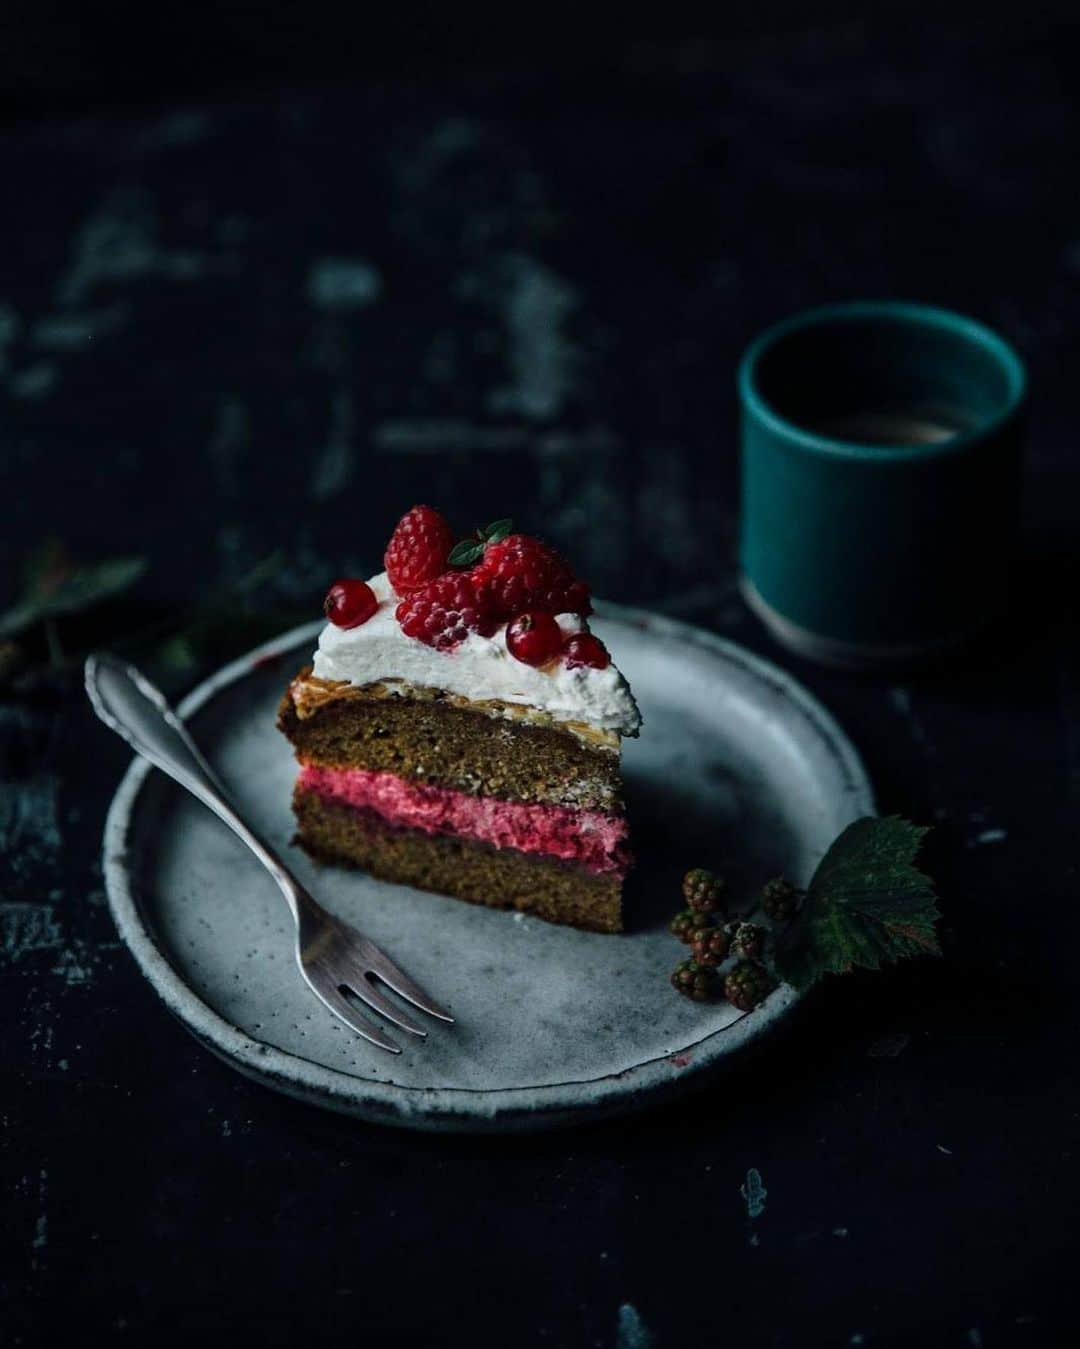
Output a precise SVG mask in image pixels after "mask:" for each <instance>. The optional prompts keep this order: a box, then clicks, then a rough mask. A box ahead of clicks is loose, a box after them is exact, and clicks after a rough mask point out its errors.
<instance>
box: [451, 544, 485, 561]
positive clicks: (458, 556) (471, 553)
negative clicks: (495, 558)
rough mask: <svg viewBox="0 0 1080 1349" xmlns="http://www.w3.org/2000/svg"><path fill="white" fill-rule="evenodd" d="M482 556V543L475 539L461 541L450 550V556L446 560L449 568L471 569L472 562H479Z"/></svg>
mask: <svg viewBox="0 0 1080 1349" xmlns="http://www.w3.org/2000/svg"><path fill="white" fill-rule="evenodd" d="M483 555H484V545H483V544H482V543H480V542H479V541H478V540H476V539H462V541H461V542H460V543H455V544H454V546H453V548H451V549H450V556H449V557H448V558H447V559H446V560H447V562H449V563H450V565H451V567H471V566H472V564H473V563H474V562H479V561H480V559H481V558H482V557H483Z"/></svg>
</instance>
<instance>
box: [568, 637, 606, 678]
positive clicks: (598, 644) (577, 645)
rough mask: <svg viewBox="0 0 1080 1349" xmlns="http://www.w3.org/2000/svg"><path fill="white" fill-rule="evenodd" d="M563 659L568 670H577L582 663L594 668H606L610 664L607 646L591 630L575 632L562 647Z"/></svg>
mask: <svg viewBox="0 0 1080 1349" xmlns="http://www.w3.org/2000/svg"><path fill="white" fill-rule="evenodd" d="M563 660H565V662H566V667H567V669H568V670H577V669H579V668H580V667H581V666H582V665H588V666H590V667H591V668H592V669H594V670H606V669H607V667H608V666H609V665H610V664H611V657H610V656H609V655H608V649H607V647H606V646H605V645H604V644H603V642H602V641H601V640H600V638H599V637H594V636H593V635H592V633H591V632H578V633H575V634H574V636H573V637H571V638H570V639H569V641H568V642H567V643H566V645H565V646H564V647H563Z"/></svg>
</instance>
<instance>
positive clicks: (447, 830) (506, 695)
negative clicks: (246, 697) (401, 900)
mask: <svg viewBox="0 0 1080 1349" xmlns="http://www.w3.org/2000/svg"><path fill="white" fill-rule="evenodd" d="M509 528H510V522H509V521H500V522H498V523H497V524H496V525H493V526H490V527H489V528H488V529H487V530H486V531H480V532H479V533H478V535H477V536H476V537H475V538H473V539H470V540H466V541H465V542H464V543H461V544H458V545H457V546H456V547H454V546H453V542H454V540H453V534H452V532H451V530H450V528H449V526H448V525H447V524H446V522H445V520H443V518H442V517H441V516H440V515H439V514H438V512H437V511H434V510H432V509H431V508H430V507H427V506H417V507H414V508H413V509H412V510H411V511H409V512H408V514H407V515H405V516H404V517H403V518H402V520H401V521H400V523H399V524H398V526H397V528H396V530H395V531H394V535H393V537H392V539H391V541H390V545H389V547H388V548H387V551H386V558H385V562H386V571H385V572H384V573H382V574H380V575H378V576H375V577H372V578H371V580H370V581H368V582H365V581H360V580H342V581H339V582H337V583H336V584H335V585H334V586H333V587H331V590H330V592H329V594H328V595H327V598H326V605H325V609H326V613H327V616H328V618H329V620H330V621H329V622H328V623H327V626H326V627H325V629H324V630H323V632H322V634H321V635H320V637H319V645H318V650H317V651H316V652H315V656H314V663H313V665H312V666H309V667H307V668H306V669H304V670H301V671H300V673H299V674H298V675H297V676H296V678H295V679H294V680H293V681H292V683H291V684H290V685H289V687H288V689H287V690H286V693H285V696H284V698H283V699H282V702H281V708H280V712H279V719H278V725H279V727H280V729H281V730H282V731H283V732H284V733H285V735H287V736H288V738H289V740H290V741H291V742H292V744H293V745H294V747H295V749H296V757H297V759H298V761H299V764H300V774H299V778H298V779H297V783H296V788H295V792H294V794H293V808H294V811H295V813H296V818H297V821H298V822H299V835H298V841H299V842H300V843H301V844H302V846H303V847H304V848H306V849H307V851H308V852H310V853H311V854H312V855H313V856H315V857H318V858H320V859H322V860H324V861H328V862H337V863H345V864H351V865H355V866H359V867H363V868H364V869H365V870H366V871H369V872H371V873H372V874H373V875H375V876H381V877H383V878H385V879H387V880H391V881H399V882H402V883H405V884H408V885H414V886H419V887H420V888H422V889H425V890H436V891H440V892H441V893H443V894H447V895H454V896H456V897H457V898H459V899H466V900H470V901H472V902H473V903H477V904H487V905H491V906H493V907H495V908H504V909H517V910H520V911H523V912H527V913H533V914H536V915H538V916H539V917H541V918H547V919H550V920H551V921H552V922H558V923H570V924H573V925H574V926H575V927H581V928H589V929H591V930H593V931H597V932H617V931H619V930H620V929H621V927H622V905H621V896H622V885H623V879H624V877H625V875H626V872H627V869H628V867H629V865H630V861H631V857H630V850H629V846H628V842H627V824H626V817H625V814H624V810H623V802H622V792H621V779H620V774H619V759H620V744H621V737H622V736H624V735H637V733H638V728H639V726H640V723H641V717H640V714H639V712H638V709H637V705H636V704H635V702H634V699H633V696H632V694H631V692H630V689H629V686H628V685H627V683H626V680H625V679H624V678H623V677H622V675H621V674H620V673H619V672H618V670H617V669H616V668H615V666H614V665H613V664H612V663H611V659H610V656H609V655H608V653H607V651H606V649H605V648H604V646H603V644H602V643H601V642H600V640H599V639H598V638H597V637H596V636H595V635H594V634H593V633H591V632H590V631H589V627H588V623H587V620H586V616H587V614H588V613H589V612H590V610H591V604H590V600H589V591H588V587H587V586H585V585H584V584H583V583H582V582H580V581H579V580H578V579H577V578H576V577H575V576H574V574H573V573H572V571H571V570H570V568H569V567H568V566H567V564H566V563H565V562H564V561H563V559H562V558H561V557H560V556H559V555H558V554H557V553H555V552H554V551H553V550H552V549H551V548H549V547H547V546H546V545H545V544H543V543H541V542H540V541H539V540H538V539H534V538H531V537H530V536H528V535H524V534H511V533H509Z"/></svg>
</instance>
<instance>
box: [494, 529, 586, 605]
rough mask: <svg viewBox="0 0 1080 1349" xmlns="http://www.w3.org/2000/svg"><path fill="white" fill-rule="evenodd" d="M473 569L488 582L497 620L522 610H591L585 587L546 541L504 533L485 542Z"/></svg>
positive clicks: (523, 535) (529, 536)
mask: <svg viewBox="0 0 1080 1349" xmlns="http://www.w3.org/2000/svg"><path fill="white" fill-rule="evenodd" d="M476 570H477V571H478V572H479V573H480V574H482V575H483V577H484V578H485V579H486V580H487V581H488V582H489V583H490V585H491V589H492V595H493V596H494V605H495V613H496V616H497V618H498V619H499V621H500V622H501V623H507V622H509V621H510V619H511V618H513V617H514V615H515V614H520V613H523V612H524V611H525V610H526V609H542V610H544V612H545V613H549V614H588V613H591V612H592V603H591V602H590V600H589V587H588V586H587V585H585V584H584V582H582V581H579V580H578V579H577V578H576V577H575V576H574V573H573V572H572V571H571V570H570V566H569V564H568V563H567V562H566V561H564V559H563V558H561V557H560V556H559V554H558V553H557V552H556V551H555V549H554V548H549V547H548V545H547V544H546V543H541V542H540V540H539V539H534V538H533V537H532V536H531V535H530V534H508V535H507V536H506V538H505V539H500V540H499V542H498V543H491V544H488V546H487V548H486V549H485V550H484V556H483V559H482V561H481V562H480V563H479V565H478V566H477V568H476Z"/></svg>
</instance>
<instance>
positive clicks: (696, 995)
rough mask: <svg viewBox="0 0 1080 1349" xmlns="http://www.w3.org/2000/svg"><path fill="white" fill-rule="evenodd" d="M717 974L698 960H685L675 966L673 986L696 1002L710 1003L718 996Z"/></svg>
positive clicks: (672, 977) (672, 979) (672, 978)
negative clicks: (711, 999) (709, 1001)
mask: <svg viewBox="0 0 1080 1349" xmlns="http://www.w3.org/2000/svg"><path fill="white" fill-rule="evenodd" d="M716 985H717V979H716V973H715V971H713V970H710V969H708V968H707V967H706V966H704V965H699V964H698V963H697V961H696V960H684V961H683V962H682V964H681V965H676V966H675V971H674V973H673V974H672V976H671V986H672V988H675V989H677V990H678V991H679V992H680V993H682V994H683V995H684V996H686V997H688V998H693V1000H694V1001H695V1002H708V1000H709V999H710V998H711V997H714V996H715V994H716Z"/></svg>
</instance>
